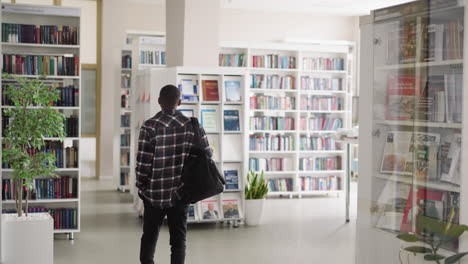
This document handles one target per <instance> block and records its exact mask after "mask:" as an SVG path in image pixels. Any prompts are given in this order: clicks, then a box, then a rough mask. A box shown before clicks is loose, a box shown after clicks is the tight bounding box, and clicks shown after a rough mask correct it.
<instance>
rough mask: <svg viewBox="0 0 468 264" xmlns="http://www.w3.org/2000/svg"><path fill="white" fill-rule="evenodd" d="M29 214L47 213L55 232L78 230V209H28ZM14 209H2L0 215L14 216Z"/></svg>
mask: <svg viewBox="0 0 468 264" xmlns="http://www.w3.org/2000/svg"><path fill="white" fill-rule="evenodd" d="M28 212H29V213H49V214H50V216H51V217H52V219H53V227H54V229H55V230H63V229H66V230H70V229H77V228H78V209H76V208H45V207H29V209H28ZM15 213H16V209H3V210H2V214H15Z"/></svg>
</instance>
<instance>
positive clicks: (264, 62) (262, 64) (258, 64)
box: [252, 54, 296, 69]
mask: <svg viewBox="0 0 468 264" xmlns="http://www.w3.org/2000/svg"><path fill="white" fill-rule="evenodd" d="M252 67H254V68H272V69H296V57H294V56H280V55H276V54H268V55H254V56H252Z"/></svg>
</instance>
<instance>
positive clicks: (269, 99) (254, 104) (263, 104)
mask: <svg viewBox="0 0 468 264" xmlns="http://www.w3.org/2000/svg"><path fill="white" fill-rule="evenodd" d="M250 109H259V110H260V109H261V110H294V109H296V98H295V97H289V96H268V95H257V96H251V97H250Z"/></svg>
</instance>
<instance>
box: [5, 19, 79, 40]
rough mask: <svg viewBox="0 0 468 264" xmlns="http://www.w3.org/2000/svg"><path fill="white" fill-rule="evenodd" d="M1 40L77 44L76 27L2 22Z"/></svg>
mask: <svg viewBox="0 0 468 264" xmlns="http://www.w3.org/2000/svg"><path fill="white" fill-rule="evenodd" d="M2 42H4V43H29V44H50V45H77V44H78V27H76V26H65V25H26V24H12V23H2Z"/></svg>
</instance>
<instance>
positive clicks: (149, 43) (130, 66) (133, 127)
mask: <svg viewBox="0 0 468 264" xmlns="http://www.w3.org/2000/svg"><path fill="white" fill-rule="evenodd" d="M164 67H165V39H164V33H158V32H152V33H150V32H127V39H126V43H125V45H124V47H123V49H122V67H121V82H120V87H121V97H120V104H121V105H120V106H121V110H120V111H121V113H120V116H121V120H120V130H121V131H120V145H119V150H120V151H119V152H120V156H119V157H120V159H119V166H118V167H119V173H118V175H117V177H116V182H117V186H118V187H117V189H118V190H120V191H122V192H125V191H130V192H133V186H134V180H133V179H134V177H135V176H134V173H135V172H134V171H135V164H134V163H135V153H136V151H137V150H136V147H137V141H138V133H139V127H140V126H138V124H139V123H141V120H140V119H141V118H142V117H143V116H146V115H145V114H144V113H145V111H146V110H145V108H147V105H149V101H150V96H149V90H148V89H147V88H145V87H139V86H138V85H137V83H138V82H137V80H136V79H137V78H138V75H139V73H140V72H141V71H144V70H145V69H151V68H164Z"/></svg>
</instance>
